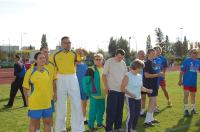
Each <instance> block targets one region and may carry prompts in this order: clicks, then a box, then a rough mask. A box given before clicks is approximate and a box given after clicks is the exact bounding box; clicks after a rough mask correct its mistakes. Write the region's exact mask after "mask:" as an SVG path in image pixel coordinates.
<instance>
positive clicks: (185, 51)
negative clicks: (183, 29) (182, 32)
mask: <svg viewBox="0 0 200 132" xmlns="http://www.w3.org/2000/svg"><path fill="white" fill-rule="evenodd" d="M181 50H182V52H183V55H186V54H187V53H188V40H187V38H186V36H184V41H183V45H182V49H181Z"/></svg>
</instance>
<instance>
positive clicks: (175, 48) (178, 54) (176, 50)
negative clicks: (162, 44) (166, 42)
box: [173, 40, 182, 58]
mask: <svg viewBox="0 0 200 132" xmlns="http://www.w3.org/2000/svg"><path fill="white" fill-rule="evenodd" d="M181 48H182V43H181V41H180V40H178V41H177V42H176V43H175V44H174V46H173V51H174V54H175V55H176V57H179V58H181V57H182V52H181V50H180V49H181Z"/></svg>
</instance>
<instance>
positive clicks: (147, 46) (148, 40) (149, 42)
mask: <svg viewBox="0 0 200 132" xmlns="http://www.w3.org/2000/svg"><path fill="white" fill-rule="evenodd" d="M151 48H152V45H151V36H150V35H148V36H147V41H146V51H147V50H148V49H151Z"/></svg>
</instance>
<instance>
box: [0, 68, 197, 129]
mask: <svg viewBox="0 0 200 132" xmlns="http://www.w3.org/2000/svg"><path fill="white" fill-rule="evenodd" d="M166 79H167V85H168V91H169V95H170V97H171V100H172V103H173V107H172V108H168V107H166V106H167V105H166V99H165V98H164V96H163V93H162V91H161V90H160V91H159V97H158V104H159V108H160V110H161V112H160V113H159V114H157V115H156V116H155V117H156V119H158V120H159V121H160V122H161V123H160V124H159V125H156V126H155V127H152V128H146V129H145V128H144V127H143V122H144V118H140V120H139V123H138V127H137V131H138V132H200V92H199V90H198V92H197V97H196V102H197V103H196V108H197V112H199V114H197V115H194V116H192V117H187V118H186V117H183V91H182V88H180V87H178V86H177V82H178V72H170V73H168V74H167V77H166ZM198 84H199V83H198ZM9 90H10V85H0V132H27V131H28V124H29V120H28V117H27V108H24V107H22V106H23V102H22V99H21V97H20V92H19V93H18V95H17V97H16V99H15V103H14V106H13V107H12V108H11V109H4V107H3V105H4V104H6V103H7V101H8V96H9ZM69 103H70V102H69V101H68V106H69V107H68V108H67V109H68V112H67V113H68V120H67V127H68V128H70V119H69V116H70V115H69V113H70V105H69ZM189 106H190V105H189ZM126 115H127V110H126V105H125V106H124V116H123V127H124V128H125V123H126ZM54 119H55V115H54ZM104 119H105V118H104ZM86 129H87V127H86ZM98 131H99V132H104V130H103V129H100V130H98Z"/></svg>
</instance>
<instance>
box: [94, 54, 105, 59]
mask: <svg viewBox="0 0 200 132" xmlns="http://www.w3.org/2000/svg"><path fill="white" fill-rule="evenodd" d="M95 57H100V58H102V59H103V55H102V54H101V53H96V54H94V58H95Z"/></svg>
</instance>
